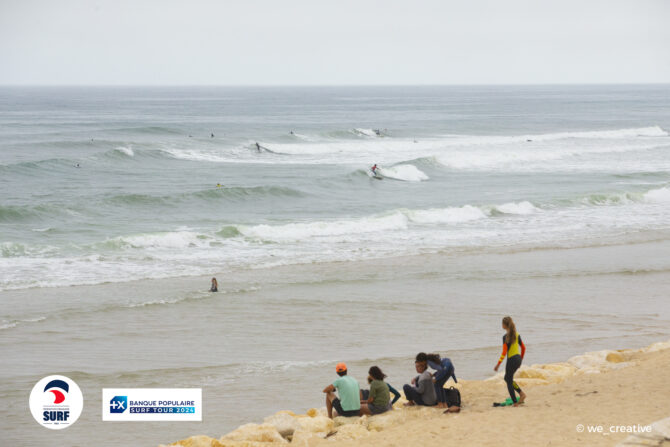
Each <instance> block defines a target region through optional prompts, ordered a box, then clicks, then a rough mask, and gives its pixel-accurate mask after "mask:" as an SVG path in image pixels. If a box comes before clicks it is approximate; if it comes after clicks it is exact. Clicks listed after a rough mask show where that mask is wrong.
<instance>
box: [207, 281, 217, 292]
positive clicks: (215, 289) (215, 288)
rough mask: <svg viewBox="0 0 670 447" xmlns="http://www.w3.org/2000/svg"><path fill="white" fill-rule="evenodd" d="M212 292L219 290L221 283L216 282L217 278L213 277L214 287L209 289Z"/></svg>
mask: <svg viewBox="0 0 670 447" xmlns="http://www.w3.org/2000/svg"><path fill="white" fill-rule="evenodd" d="M209 291H210V292H218V291H219V283H218V282H216V278H212V287H211V288H210V289H209Z"/></svg>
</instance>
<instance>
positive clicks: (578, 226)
mask: <svg viewBox="0 0 670 447" xmlns="http://www.w3.org/2000/svg"><path fill="white" fill-rule="evenodd" d="M669 155H670V90H668V86H664V85H656V86H635V85H631V86H544V87H543V86H535V87H531V86H515V87H501V86H498V87H495V86H488V87H487V86H481V87H375V88H370V87H318V88H316V87H314V88H306V87H295V88H294V87H281V88H280V87H277V88H252V87H248V88H223V87H202V88H190V87H182V88H175V87H164V88H158V87H156V88H146V87H105V88H103V87H100V88H88V87H87V88H84V87H70V88H55V87H53V88H49V87H12V88H8V87H0V303H2V306H1V307H0V309H1V310H0V334H1V335H2V336H0V356H2V358H3V368H1V369H0V400H2V401H3V402H7V405H6V406H5V408H0V420H2V421H4V425H3V427H2V428H3V430H2V431H1V432H2V434H3V441H5V444H8V445H50V444H52V443H53V438H51V437H49V436H50V434H49V433H45V432H48V430H41V429H40V427H38V426H37V425H36V424H35V423H34V421H32V420H31V418H30V417H29V416H26V414H25V413H24V412H22V411H17V410H16V409H21V408H26V407H27V405H26V404H27V397H26V396H27V395H28V394H29V391H30V389H31V388H32V387H33V386H34V384H35V382H36V380H37V379H38V378H41V377H44V376H46V375H48V374H64V375H67V376H68V377H71V378H72V379H74V380H75V381H77V383H78V384H79V385H80V387H81V388H82V391H83V394H84V396H85V399H86V402H85V409H84V412H83V413H82V417H81V418H80V420H79V421H78V422H77V426H76V427H75V428H73V429H70V430H65V431H64V433H59V434H60V435H62V439H61V441H62V442H61V443H62V444H67V445H91V444H95V445H100V446H110V447H111V446H118V445H133V446H135V445H137V446H155V445H156V444H157V443H160V442H170V441H174V440H177V439H184V438H186V437H188V436H190V435H192V434H194V433H207V434H209V435H215V434H221V433H225V432H227V431H230V430H232V429H234V428H235V427H237V426H239V425H242V424H244V423H248V422H259V421H261V420H262V418H263V417H265V416H267V415H268V414H272V413H273V412H276V411H279V410H282V409H292V410H294V411H297V412H304V411H306V410H307V409H308V408H311V407H320V406H323V396H322V393H321V390H322V389H323V388H324V386H325V385H326V384H328V383H330V382H332V379H333V371H332V369H333V366H334V365H335V364H336V363H337V362H340V361H345V362H346V363H347V365H348V366H349V368H350V370H351V373H352V376H354V377H355V378H356V379H358V380H359V381H360V382H361V384H362V385H364V379H365V375H366V372H367V369H368V368H369V367H370V366H371V365H375V364H376V365H379V366H380V367H381V368H382V369H383V370H384V372H385V373H386V374H388V376H389V377H388V379H387V380H388V382H389V383H391V384H392V385H394V386H395V387H396V388H399V387H402V385H403V384H404V383H407V382H408V381H409V380H410V379H411V377H412V375H413V374H414V363H413V358H414V356H415V355H416V353H417V352H418V351H419V350H426V351H436V352H440V353H442V354H446V355H447V356H448V357H450V358H451V359H452V360H453V361H454V362H455V365H456V368H457V371H458V372H457V374H458V375H459V378H461V377H463V378H465V379H485V378H487V377H489V376H490V375H491V374H492V373H493V371H492V366H493V363H494V362H495V360H496V359H497V358H498V356H499V355H500V346H499V344H500V335H502V334H501V333H499V331H500V330H499V328H500V317H501V316H502V315H506V314H509V313H511V314H513V315H514V317H515V320H516V321H517V322H518V327H520V328H522V330H523V337H524V341H525V342H526V344H527V345H528V353H527V355H528V361H529V362H530V363H550V362H555V361H557V360H560V359H567V358H570V357H572V356H574V355H579V354H582V353H584V352H591V351H597V350H602V349H611V348H612V347H615V346H616V347H621V348H624V347H627V346H628V347H635V346H646V345H649V344H651V343H653V342H656V341H659V340H667V339H668V338H670V329H668V328H670V309H668V306H667V296H668V293H669V290H668V284H670V282H669V281H668V277H669V276H670V259H669V258H668V256H667V253H668V251H669V250H670V156H669ZM374 164H376V165H377V166H378V167H379V176H378V177H379V178H373V177H371V176H370V168H371V167H372V166H373V165H374ZM212 277H216V278H217V280H218V284H219V292H218V293H211V292H209V291H208V290H209V286H210V281H211V279H212ZM352 327H353V328H356V330H355V331H354V330H343V328H352ZM557 334H561V336H560V337H557ZM417 340H421V342H420V343H419V342H417ZM108 386H109V387H131V388H166V387H175V388H193V387H195V388H202V390H203V399H204V402H205V408H204V415H205V417H204V418H203V422H202V423H184V424H170V425H169V426H167V425H151V424H147V425H143V426H142V429H141V430H119V429H118V427H117V426H115V425H110V424H106V423H103V422H101V420H100V413H99V408H100V407H99V400H98V404H96V403H95V402H96V400H95V399H96V397H95V396H98V399H99V396H100V389H101V387H108ZM259 386H260V387H262V388H263V392H260V393H256V392H254V393H253V394H251V395H250V390H258V389H259ZM502 392H504V389H503V390H501V393H502ZM87 408H88V410H87ZM96 408H97V410H96ZM51 435H52V433H51Z"/></svg>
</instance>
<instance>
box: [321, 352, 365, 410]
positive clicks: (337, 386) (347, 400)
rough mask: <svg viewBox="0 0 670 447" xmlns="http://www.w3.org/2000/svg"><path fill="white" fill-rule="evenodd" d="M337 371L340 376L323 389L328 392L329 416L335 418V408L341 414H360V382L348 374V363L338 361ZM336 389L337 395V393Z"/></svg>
mask: <svg viewBox="0 0 670 447" xmlns="http://www.w3.org/2000/svg"><path fill="white" fill-rule="evenodd" d="M335 372H337V375H338V376H340V377H339V378H338V379H336V380H335V381H334V382H333V383H331V384H330V385H328V386H327V387H325V388H324V389H323V392H324V393H326V409H327V410H328V417H329V418H331V419H332V418H333V408H334V409H335V411H336V412H337V414H338V415H339V416H344V417H353V416H360V412H361V400H360V387H359V386H358V382H357V381H356V379H354V378H353V377H351V376H348V375H347V365H345V364H344V363H338V364H337V366H336V367H335ZM336 390H337V396H336V395H335V391H336Z"/></svg>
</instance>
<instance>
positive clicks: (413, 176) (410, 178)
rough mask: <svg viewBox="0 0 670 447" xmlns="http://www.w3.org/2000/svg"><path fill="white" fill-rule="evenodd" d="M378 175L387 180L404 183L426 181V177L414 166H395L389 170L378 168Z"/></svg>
mask: <svg viewBox="0 0 670 447" xmlns="http://www.w3.org/2000/svg"><path fill="white" fill-rule="evenodd" d="M379 173H380V174H381V175H382V176H384V177H387V178H392V179H395V180H402V181H405V182H421V181H424V180H428V176H427V175H426V174H425V173H424V172H422V171H421V170H420V169H419V168H417V167H416V166H414V165H397V166H391V167H390V168H382V167H380V168H379Z"/></svg>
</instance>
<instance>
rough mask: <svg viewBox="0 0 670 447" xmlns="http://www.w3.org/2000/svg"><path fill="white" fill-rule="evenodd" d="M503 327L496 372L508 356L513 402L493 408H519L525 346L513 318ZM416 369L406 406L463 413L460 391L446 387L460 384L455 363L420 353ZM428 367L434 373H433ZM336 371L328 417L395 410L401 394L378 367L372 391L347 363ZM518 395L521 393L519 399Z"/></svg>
mask: <svg viewBox="0 0 670 447" xmlns="http://www.w3.org/2000/svg"><path fill="white" fill-rule="evenodd" d="M502 327H503V329H504V330H505V335H503V350H502V355H501V356H500V360H499V361H498V364H497V365H496V366H495V368H494V370H495V371H498V368H499V367H500V364H501V363H502V361H503V360H504V359H505V357H507V363H506V367H505V382H506V384H507V390H508V392H509V394H510V399H507V400H506V401H505V402H503V403H496V404H494V406H507V405H513V406H518V405H521V404H522V403H523V402H524V400H525V398H526V394H525V393H524V392H523V391H521V388H520V387H519V385H518V384H517V383H516V382H515V381H514V373H515V372H516V371H517V370H518V369H519V367H520V366H521V361H522V360H523V357H524V355H525V354H526V346H525V345H524V344H523V341H521V336H520V335H519V334H518V332H517V331H516V327H515V325H514V321H513V320H512V318H511V317H505V318H503V321H502ZM414 367H415V369H416V372H417V373H419V375H418V376H416V377H414V378H413V379H412V380H411V383H410V384H406V385H404V386H403V392H404V393H405V398H406V399H407V403H405V405H406V406H414V405H424V406H429V407H432V406H435V407H437V408H444V409H445V411H444V412H445V413H457V412H459V411H460V410H461V398H460V392H459V391H458V390H456V389H454V388H453V387H451V388H449V389H446V388H445V387H444V386H445V384H446V383H447V380H449V378H452V379H454V382H455V383H458V381H457V380H456V374H455V371H454V364H453V363H452V362H451V360H450V359H448V358H442V357H440V355H439V354H426V353H424V352H420V353H418V354H417V355H416V359H415V361H414ZM429 368H430V369H431V370H433V372H432V373H431V372H430V371H429ZM335 372H336V373H337V375H338V376H339V377H338V378H337V379H336V380H335V381H334V382H333V383H331V384H330V385H328V386H327V387H326V388H324V390H323V392H324V393H326V410H327V411H328V417H329V418H333V410H334V411H335V412H336V415H338V416H344V417H354V416H363V415H375V414H381V413H385V412H387V411H389V410H392V409H393V404H394V403H396V401H397V400H398V399H400V393H399V392H398V391H397V390H396V389H395V388H393V387H392V386H391V385H390V384H388V383H386V382H384V379H385V378H386V375H385V374H384V373H383V372H382V370H381V369H380V368H379V367H378V366H372V367H371V368H370V369H369V370H368V383H369V384H370V389H369V390H361V389H360V387H359V385H358V381H357V380H356V379H354V378H353V377H351V376H350V375H348V370H347V365H346V364H344V363H338V364H337V365H336V366H335ZM335 392H337V394H335ZM517 393H518V394H519V398H518V399H517V397H516V394H517ZM391 394H393V399H391Z"/></svg>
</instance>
